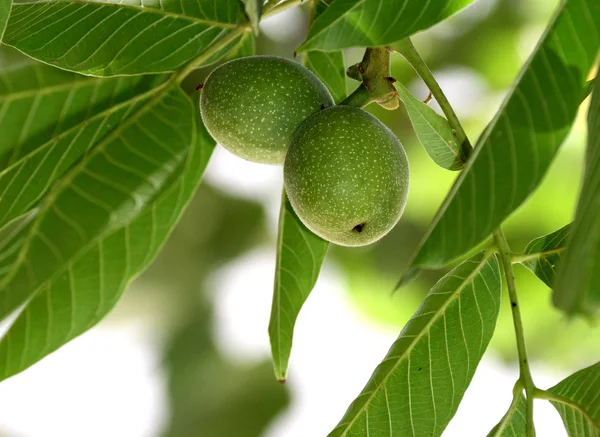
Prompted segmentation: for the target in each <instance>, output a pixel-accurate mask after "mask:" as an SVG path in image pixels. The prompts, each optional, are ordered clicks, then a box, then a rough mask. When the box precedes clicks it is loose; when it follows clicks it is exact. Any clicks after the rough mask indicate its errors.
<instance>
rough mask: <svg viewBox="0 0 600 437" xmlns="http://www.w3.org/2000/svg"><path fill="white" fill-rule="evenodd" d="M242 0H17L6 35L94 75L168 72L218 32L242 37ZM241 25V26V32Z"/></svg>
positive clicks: (29, 50)
mask: <svg viewBox="0 0 600 437" xmlns="http://www.w3.org/2000/svg"><path fill="white" fill-rule="evenodd" d="M243 20H244V13H243V11H242V8H241V3H240V2H239V0H219V1H218V2H215V1H213V0H198V1H194V2H179V1H174V0H166V1H161V2H159V1H152V2H150V3H149V4H148V3H146V2H143V3H142V0H139V1H135V0H133V1H127V2H124V3H121V2H114V3H113V2H79V1H75V2H68V1H49V2H33V3H16V4H15V5H14V6H13V10H12V13H11V16H10V19H9V21H8V26H7V28H6V33H5V35H4V41H3V42H4V43H5V44H7V45H10V46H13V47H15V48H16V49H18V50H20V51H21V52H23V53H25V54H26V55H28V56H30V57H32V58H35V59H38V60H40V61H42V62H45V63H48V64H51V65H54V66H57V67H60V68H63V69H65V70H70V71H75V72H78V73H82V74H86V75H91V76H113V75H122V74H145V73H159V72H169V71H174V70H175V69H177V68H179V67H181V66H182V65H184V64H185V63H187V62H188V61H189V60H191V59H193V58H195V57H197V56H199V55H201V54H202V52H204V51H205V50H206V49H207V48H208V47H210V46H211V45H212V44H213V43H214V42H215V41H216V40H218V39H220V38H226V37H227V35H229V34H232V35H233V36H235V37H236V38H233V40H232V41H231V43H230V44H229V45H227V46H226V47H224V48H223V49H222V50H220V51H219V52H218V53H216V54H215V55H214V56H211V57H210V58H209V59H206V60H205V62H204V64H205V65H207V64H210V63H212V62H215V61H216V60H218V59H219V58H221V57H222V56H224V55H225V54H226V53H227V52H229V51H230V50H231V47H232V46H233V45H235V42H236V40H239V38H240V36H239V35H238V33H239V29H236V28H238V25H239V24H240V23H241V22H242V21H243ZM236 32H237V33H236Z"/></svg>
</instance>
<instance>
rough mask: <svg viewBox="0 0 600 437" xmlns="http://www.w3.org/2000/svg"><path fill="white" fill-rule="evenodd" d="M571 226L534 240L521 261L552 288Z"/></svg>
mask: <svg viewBox="0 0 600 437" xmlns="http://www.w3.org/2000/svg"><path fill="white" fill-rule="evenodd" d="M570 229H571V224H568V225H566V226H564V227H562V228H560V229H559V230H558V231H554V232H552V233H551V234H548V235H544V236H543V237H539V238H536V239H535V240H532V241H531V242H530V243H529V244H528V245H527V247H526V248H525V255H524V256H523V257H522V258H523V259H522V260H520V262H521V264H523V265H524V266H525V267H527V268H528V269H529V270H531V272H532V273H533V274H535V275H536V276H537V277H538V278H540V279H541V280H542V281H544V283H545V284H546V285H547V286H548V287H550V288H552V287H553V285H554V278H555V276H556V270H557V267H556V266H557V265H559V263H560V261H561V258H562V255H563V252H564V250H565V247H566V246H567V236H568V235H569V232H570Z"/></svg>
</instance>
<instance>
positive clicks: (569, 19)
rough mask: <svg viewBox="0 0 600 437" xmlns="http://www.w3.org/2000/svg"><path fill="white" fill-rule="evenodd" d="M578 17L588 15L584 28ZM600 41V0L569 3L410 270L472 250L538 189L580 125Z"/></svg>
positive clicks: (455, 187) (489, 130) (479, 147)
mask: <svg viewBox="0 0 600 437" xmlns="http://www.w3.org/2000/svg"><path fill="white" fill-rule="evenodd" d="M573 17H580V19H578V24H577V26H574V25H573V19H574V18H573ZM599 47H600V2H598V1H596V0H593V1H591V0H568V1H564V2H562V3H561V5H560V7H559V9H558V10H557V13H556V15H555V17H554V19H553V20H552V22H551V23H550V25H549V27H548V29H547V30H546V33H545V34H544V36H543V37H542V39H541V41H540V44H539V45H538V46H537V48H536V50H535V51H534V53H533V55H532V56H531V58H530V60H529V61H528V62H527V64H526V65H525V66H524V68H523V71H522V73H521V75H520V76H519V79H518V80H517V82H516V83H515V86H514V88H513V89H512V90H511V91H510V92H509V94H508V96H507V98H506V100H505V102H504V103H503V105H502V107H501V108H500V110H499V111H498V113H497V114H496V117H495V118H494V120H493V121H492V122H491V124H490V125H489V126H488V128H487V129H486V130H485V131H484V133H483V135H482V136H481V137H480V138H479V141H478V142H477V145H476V147H475V149H474V151H473V154H472V155H471V156H470V158H469V160H468V162H467V164H466V165H465V169H464V171H463V172H462V173H461V174H460V175H459V177H458V178H457V180H456V182H455V183H454V185H453V187H452V189H451V190H450V193H449V194H448V197H447V198H446V199H445V201H444V203H443V204H442V206H441V207H440V209H439V211H438V213H437V214H436V216H435V218H434V220H433V222H432V224H431V226H430V228H429V230H428V232H427V233H426V236H425V238H424V240H423V242H422V243H421V245H420V249H419V251H418V252H417V254H416V255H415V257H414V259H413V261H412V263H411V264H412V265H411V266H410V267H409V269H408V270H409V271H410V270H411V269H412V268H418V267H420V268H433V267H439V266H443V265H446V264H448V263H449V262H450V261H452V260H453V259H455V258H457V257H458V256H460V255H462V254H464V253H466V252H468V251H469V250H470V249H472V248H473V247H475V246H476V245H477V244H479V243H480V242H482V241H483V240H485V239H486V238H487V237H488V236H489V235H490V234H491V233H492V232H493V231H494V230H495V229H496V228H497V227H498V226H499V225H500V224H501V223H502V222H503V221H504V220H505V219H506V217H508V216H509V215H510V214H511V213H512V212H513V211H514V210H515V209H516V208H517V207H519V205H521V204H522V203H523V202H524V201H525V200H526V199H527V197H528V196H529V195H530V194H531V193H532V192H533V191H534V190H535V188H536V187H537V186H538V184H539V183H540V181H541V180H542V178H543V177H544V174H545V173H546V170H547V169H548V167H549V166H550V163H551V162H552V160H553V158H554V156H555V154H556V152H557V150H558V148H559V146H560V145H561V144H562V142H563V141H564V139H565V138H566V136H567V134H568V133H569V131H570V129H571V126H572V125H573V122H574V120H575V117H576V115H577V110H578V108H579V104H580V101H581V97H582V96H583V95H584V92H585V89H586V77H587V75H588V73H589V71H590V69H591V68H592V66H593V65H594V62H595V60H596V57H597V54H598V48H599Z"/></svg>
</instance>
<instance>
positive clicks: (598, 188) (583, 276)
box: [552, 79, 600, 314]
mask: <svg viewBox="0 0 600 437" xmlns="http://www.w3.org/2000/svg"><path fill="white" fill-rule="evenodd" d="M599 84H600V80H599V79H596V85H595V89H594V91H593V92H592V102H591V104H590V109H589V112H588V145H587V152H586V158H585V159H586V164H585V175H584V179H583V187H582V188H581V193H580V195H579V202H578V205H577V211H576V212H575V221H574V222H573V229H572V230H571V232H570V236H569V239H568V241H567V250H566V251H565V255H564V260H563V263H562V267H561V268H560V269H559V272H558V277H557V278H556V287H555V288H554V293H553V295H552V301H553V303H554V305H555V306H556V307H557V308H559V309H561V310H563V311H565V312H566V313H568V314H573V313H584V314H592V313H594V312H596V311H598V310H599V309H600V288H599V287H598V283H599V282H598V281H599V280H600V180H599V176H600V85H599Z"/></svg>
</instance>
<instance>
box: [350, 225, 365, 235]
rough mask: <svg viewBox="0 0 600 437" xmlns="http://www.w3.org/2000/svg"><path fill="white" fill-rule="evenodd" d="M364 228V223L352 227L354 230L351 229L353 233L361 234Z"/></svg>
mask: <svg viewBox="0 0 600 437" xmlns="http://www.w3.org/2000/svg"><path fill="white" fill-rule="evenodd" d="M364 228H365V223H360V224H358V225H356V226H354V228H352V230H353V231H354V232H358V233H361V232H362V231H363V229H364Z"/></svg>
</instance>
